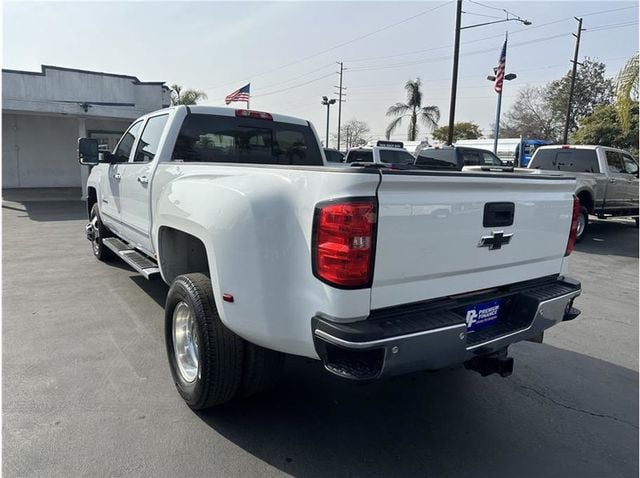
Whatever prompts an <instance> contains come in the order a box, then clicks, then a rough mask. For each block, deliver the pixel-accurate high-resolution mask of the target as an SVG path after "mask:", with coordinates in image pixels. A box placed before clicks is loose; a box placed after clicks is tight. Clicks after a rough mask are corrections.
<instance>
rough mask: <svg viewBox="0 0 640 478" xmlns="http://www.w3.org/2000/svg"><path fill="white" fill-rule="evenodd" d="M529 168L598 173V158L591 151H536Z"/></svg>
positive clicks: (593, 151)
mask: <svg viewBox="0 0 640 478" xmlns="http://www.w3.org/2000/svg"><path fill="white" fill-rule="evenodd" d="M530 167H531V168H534V169H547V170H553V171H570V172H574V173H599V172H600V168H599V167H598V157H597V156H596V151H595V150H593V149H538V150H537V151H536V153H535V156H534V157H533V159H532V160H531V164H530Z"/></svg>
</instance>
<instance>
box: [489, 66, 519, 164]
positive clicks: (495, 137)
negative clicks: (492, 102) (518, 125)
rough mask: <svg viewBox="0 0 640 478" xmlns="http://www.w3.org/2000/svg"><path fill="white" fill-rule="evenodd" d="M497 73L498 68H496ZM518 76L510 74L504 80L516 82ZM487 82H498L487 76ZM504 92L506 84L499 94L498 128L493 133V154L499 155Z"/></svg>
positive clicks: (497, 109)
mask: <svg viewBox="0 0 640 478" xmlns="http://www.w3.org/2000/svg"><path fill="white" fill-rule="evenodd" d="M494 70H496V72H497V68H494ZM517 77H518V76H517V75H516V74H515V73H509V74H508V75H504V79H505V80H507V81H511V80H515V79H516V78H517ZM487 80H490V81H496V77H495V76H487ZM503 90H504V84H503V86H502V88H500V92H499V93H498V104H497V105H496V127H495V130H494V132H493V154H495V155H497V154H498V136H500V109H501V108H502V91H503Z"/></svg>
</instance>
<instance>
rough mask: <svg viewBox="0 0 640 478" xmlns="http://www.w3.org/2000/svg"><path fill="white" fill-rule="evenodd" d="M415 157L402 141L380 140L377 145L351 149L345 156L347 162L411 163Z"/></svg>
mask: <svg viewBox="0 0 640 478" xmlns="http://www.w3.org/2000/svg"><path fill="white" fill-rule="evenodd" d="M414 159H415V158H414V157H413V156H412V155H411V153H409V152H408V151H407V150H406V149H404V145H403V143H402V142H401V141H378V142H377V143H376V146H366V147H357V148H353V149H350V150H349V151H348V152H347V156H346V157H345V160H344V161H345V163H349V164H350V163H375V164H395V165H410V164H413V162H414Z"/></svg>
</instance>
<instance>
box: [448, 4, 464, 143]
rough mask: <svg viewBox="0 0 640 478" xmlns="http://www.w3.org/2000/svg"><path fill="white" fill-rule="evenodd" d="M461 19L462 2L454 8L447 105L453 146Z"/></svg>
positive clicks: (449, 135) (450, 141) (450, 140)
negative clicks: (449, 96)
mask: <svg viewBox="0 0 640 478" xmlns="http://www.w3.org/2000/svg"><path fill="white" fill-rule="evenodd" d="M461 18H462V0H457V6H456V36H455V40H454V46H453V74H452V78H451V103H450V104H449V131H448V132H447V144H453V124H454V122H455V116H456V92H457V90H458V58H459V57H460V20H461Z"/></svg>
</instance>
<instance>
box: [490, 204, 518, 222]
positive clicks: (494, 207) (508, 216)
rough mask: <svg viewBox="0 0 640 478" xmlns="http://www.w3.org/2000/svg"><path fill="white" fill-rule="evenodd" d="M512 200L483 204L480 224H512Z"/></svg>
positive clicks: (513, 206)
mask: <svg viewBox="0 0 640 478" xmlns="http://www.w3.org/2000/svg"><path fill="white" fill-rule="evenodd" d="M514 210H515V204H513V203H512V202H488V203H486V204H485V205H484V216H483V218H482V225H483V226H484V227H504V226H511V225H513V211H514Z"/></svg>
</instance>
